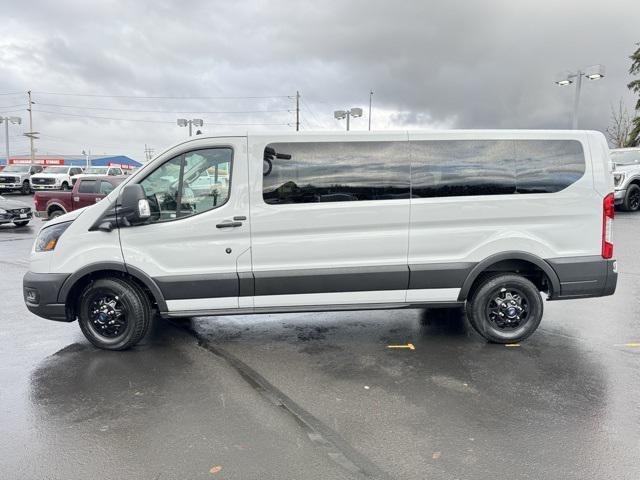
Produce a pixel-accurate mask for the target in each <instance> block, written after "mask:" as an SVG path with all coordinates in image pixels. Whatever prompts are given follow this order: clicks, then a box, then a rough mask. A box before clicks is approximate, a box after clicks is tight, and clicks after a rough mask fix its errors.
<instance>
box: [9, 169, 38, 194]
mask: <svg viewBox="0 0 640 480" xmlns="http://www.w3.org/2000/svg"><path fill="white" fill-rule="evenodd" d="M40 172H42V166H40V165H7V166H6V167H5V168H4V170H2V172H1V173H0V193H1V192H12V191H19V192H20V193H22V194H24V195H28V194H29V193H31V184H30V182H29V180H30V178H31V176H32V175H35V174H38V173H40Z"/></svg>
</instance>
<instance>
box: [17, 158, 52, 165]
mask: <svg viewBox="0 0 640 480" xmlns="http://www.w3.org/2000/svg"><path fill="white" fill-rule="evenodd" d="M33 163H35V164H36V165H64V159H62V158H35V159H34V160H33ZM30 164H31V159H30V158H10V159H9V165H30Z"/></svg>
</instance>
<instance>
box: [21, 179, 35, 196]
mask: <svg viewBox="0 0 640 480" xmlns="http://www.w3.org/2000/svg"><path fill="white" fill-rule="evenodd" d="M20 193H22V194H23V195H29V194H30V193H33V192H32V190H31V184H30V183H29V180H25V181H24V182H22V188H21V189H20Z"/></svg>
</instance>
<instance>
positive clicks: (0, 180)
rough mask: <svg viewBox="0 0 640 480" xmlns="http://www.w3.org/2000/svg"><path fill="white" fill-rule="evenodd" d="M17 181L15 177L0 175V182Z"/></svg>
mask: <svg viewBox="0 0 640 480" xmlns="http://www.w3.org/2000/svg"><path fill="white" fill-rule="evenodd" d="M17 181H18V179H17V178H16V177H0V183H16V182H17Z"/></svg>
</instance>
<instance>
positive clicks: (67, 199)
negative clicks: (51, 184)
mask: <svg viewBox="0 0 640 480" xmlns="http://www.w3.org/2000/svg"><path fill="white" fill-rule="evenodd" d="M123 180H124V177H105V176H98V175H96V176H86V177H82V178H79V179H78V181H76V183H75V184H74V185H73V190H72V191H70V192H62V191H53V192H36V193H35V195H34V196H33V203H34V205H35V210H36V216H37V217H40V218H43V219H45V220H50V219H52V218H56V217H59V216H60V215H64V214H65V213H68V212H72V211H73V210H77V209H79V208H83V207H87V206H89V205H93V204H94V203H96V202H99V201H100V200H102V199H103V198H104V197H106V196H107V195H109V194H110V193H111V192H112V191H113V190H114V189H115V188H116V187H117V186H118V185H120V183H122V181H123Z"/></svg>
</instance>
